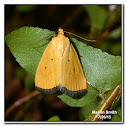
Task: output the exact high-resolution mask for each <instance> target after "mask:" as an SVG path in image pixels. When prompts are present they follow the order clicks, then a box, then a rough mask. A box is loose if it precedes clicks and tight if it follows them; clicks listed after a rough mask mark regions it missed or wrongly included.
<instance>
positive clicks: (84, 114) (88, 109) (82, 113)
mask: <svg viewBox="0 0 126 126" xmlns="http://www.w3.org/2000/svg"><path fill="white" fill-rule="evenodd" d="M98 103H99V99H98V98H97V99H96V100H95V101H93V102H92V103H90V104H89V105H86V106H85V107H82V108H80V110H79V118H80V120H81V121H84V120H85V119H86V118H88V117H89V115H90V114H91V113H92V110H94V109H95V108H96V107H97V106H98Z"/></svg>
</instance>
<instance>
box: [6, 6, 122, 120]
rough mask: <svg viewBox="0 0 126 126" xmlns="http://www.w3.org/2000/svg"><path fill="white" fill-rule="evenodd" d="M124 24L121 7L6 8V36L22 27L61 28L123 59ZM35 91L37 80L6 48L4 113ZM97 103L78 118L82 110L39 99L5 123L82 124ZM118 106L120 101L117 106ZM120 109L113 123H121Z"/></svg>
mask: <svg viewBox="0 0 126 126" xmlns="http://www.w3.org/2000/svg"><path fill="white" fill-rule="evenodd" d="M121 20H122V19H121V6H120V5H5V34H6V35H7V34H9V33H10V32H12V31H14V30H16V29H18V28H20V27H23V26H34V27H41V28H43V29H49V30H51V31H57V29H58V27H62V28H63V29H64V30H66V31H69V32H72V33H75V34H77V35H80V36H82V37H85V38H88V39H96V40H97V41H96V42H95V43H88V44H89V45H91V46H93V47H96V48H100V49H101V50H102V51H104V52H108V53H109V54H112V55H118V56H119V55H121V30H122V28H121ZM35 42H36V41H35ZM86 43H87V42H86ZM33 58H35V57H33ZM26 59H27V57H26ZM31 69H32V68H31ZM33 90H34V77H33V76H32V75H30V74H29V73H27V72H26V71H25V70H23V69H22V68H20V66H19V64H18V63H17V62H16V60H15V58H14V57H13V56H12V54H11V52H10V50H9V48H8V47H7V46H6V45H5V105H6V106H5V109H7V108H8V107H9V106H11V105H12V104H13V102H14V101H16V100H18V99H20V98H22V97H25V96H27V95H28V94H29V93H30V92H32V91H33ZM15 94H16V95H15ZM46 99H48V100H46ZM96 101H97V100H96V99H94V104H93V102H92V103H90V105H87V108H86V106H85V107H84V108H80V109H81V110H80V111H82V112H83V111H84V113H82V112H81V114H79V115H78V113H80V111H79V108H76V107H70V106H67V105H66V104H65V103H63V102H62V101H61V100H60V99H58V98H57V97H56V96H54V95H49V96H45V98H43V97H37V98H36V100H33V101H31V100H30V101H29V102H27V103H26V104H23V105H22V106H21V107H19V108H17V109H16V110H14V111H13V112H11V114H10V115H9V116H8V117H6V118H5V120H6V121H8V120H9V121H14V120H16V121H18V120H23V121H31V120H34V121H37V120H41V121H47V120H48V119H49V118H50V117H53V116H55V115H57V116H58V117H59V118H60V119H61V120H63V121H66V120H70V121H74V120H75V121H79V120H83V119H84V118H86V117H87V115H89V114H90V112H91V109H93V108H95V107H96V105H97V104H98V101H97V102H96ZM119 103H121V100H118V102H117V103H116V105H118V104H119ZM120 106H121V105H120V104H119V105H118V106H116V107H115V109H117V111H118V113H119V114H117V115H113V116H112V120H111V121H120V120H121V114H120V113H121V109H120ZM88 107H89V109H88ZM86 110H87V111H86Z"/></svg>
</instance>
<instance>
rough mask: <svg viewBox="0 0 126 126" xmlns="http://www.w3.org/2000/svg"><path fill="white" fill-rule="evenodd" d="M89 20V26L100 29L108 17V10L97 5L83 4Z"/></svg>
mask: <svg viewBox="0 0 126 126" xmlns="http://www.w3.org/2000/svg"><path fill="white" fill-rule="evenodd" d="M83 7H84V8H85V9H86V11H87V13H88V15H89V17H90V20H91V27H93V28H96V29H99V30H102V29H103V28H104V25H105V22H106V20H107V18H108V12H107V11H106V10H105V9H104V8H102V7H100V6H99V5H84V6H83Z"/></svg>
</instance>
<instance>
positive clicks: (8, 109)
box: [5, 91, 40, 117]
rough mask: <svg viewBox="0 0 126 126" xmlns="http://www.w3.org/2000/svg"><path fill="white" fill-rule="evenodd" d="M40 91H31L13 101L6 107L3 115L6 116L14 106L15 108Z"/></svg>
mask: <svg viewBox="0 0 126 126" xmlns="http://www.w3.org/2000/svg"><path fill="white" fill-rule="evenodd" d="M39 94H40V92H38V91H33V92H32V93H31V94H29V95H27V96H26V97H24V98H21V99H19V100H17V101H16V102H14V103H13V104H12V105H11V106H10V107H9V108H7V110H6V112H5V117H7V116H8V115H9V114H10V113H11V112H12V111H13V110H14V109H15V108H17V107H18V106H20V105H22V104H23V103H25V102H27V101H29V100H30V99H32V98H34V97H35V96H37V95H39Z"/></svg>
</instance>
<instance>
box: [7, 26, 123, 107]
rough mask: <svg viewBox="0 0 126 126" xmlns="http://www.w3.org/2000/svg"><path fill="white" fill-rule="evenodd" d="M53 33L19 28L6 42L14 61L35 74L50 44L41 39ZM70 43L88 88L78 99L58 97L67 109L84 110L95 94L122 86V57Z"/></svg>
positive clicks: (81, 44) (63, 95) (79, 43)
mask: <svg viewBox="0 0 126 126" xmlns="http://www.w3.org/2000/svg"><path fill="white" fill-rule="evenodd" d="M52 33H54V32H52V31H49V30H45V29H41V28H34V27H22V28H20V29H17V30H15V31H14V32H12V33H10V34H9V35H7V36H6V37H5V40H6V43H7V45H8V47H9V48H10V50H11V52H12V54H13V55H14V57H15V58H16V60H17V62H18V63H19V64H20V65H21V66H22V67H23V68H24V69H25V70H26V71H28V72H32V73H33V75H35V73H36V69H37V66H38V63H39V61H40V58H41V55H42V53H43V51H44V50H45V48H46V46H47V43H48V42H49V41H50V40H42V38H44V37H47V36H48V35H50V34H52ZM40 40H41V41H40ZM70 41H71V42H72V43H73V45H74V46H75V48H76V50H77V52H78V55H79V57H80V61H81V63H82V66H83V70H84V73H85V77H86V79H87V82H88V88H87V93H86V94H85V95H84V96H83V97H81V98H78V99H77V98H72V97H69V96H67V95H65V94H62V95H59V98H61V99H62V100H63V101H64V102H65V103H66V104H68V105H70V106H76V107H83V106H85V105H88V104H90V103H91V102H93V101H94V100H95V99H96V98H97V96H98V95H101V94H102V95H103V94H104V93H105V92H106V91H108V90H111V89H113V88H115V87H116V86H117V85H119V84H121V57H120V56H112V55H109V54H108V53H105V52H102V51H101V50H100V49H96V48H93V47H91V46H87V45H86V44H84V43H82V42H80V41H78V40H77V39H75V38H71V39H70ZM35 43H36V44H35ZM99 92H100V93H101V94H99Z"/></svg>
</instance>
